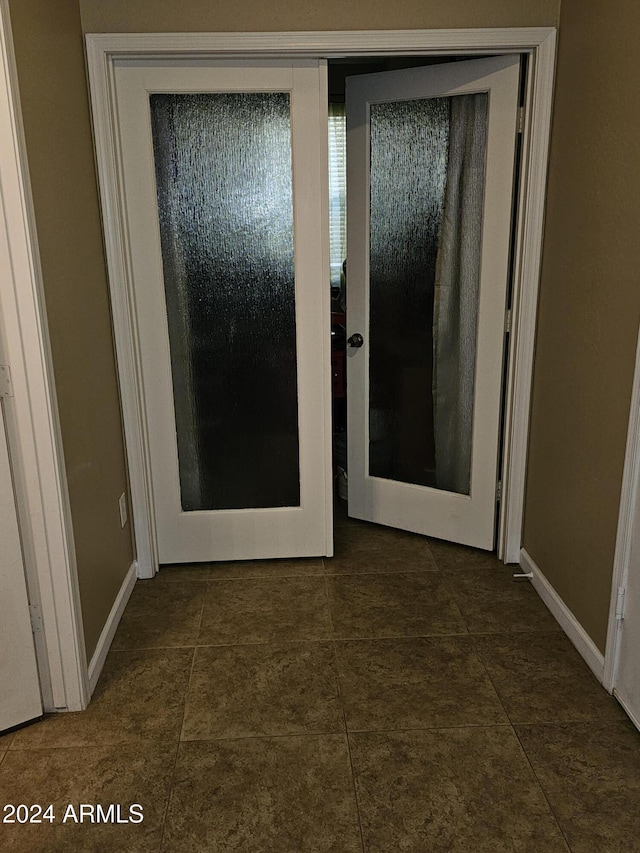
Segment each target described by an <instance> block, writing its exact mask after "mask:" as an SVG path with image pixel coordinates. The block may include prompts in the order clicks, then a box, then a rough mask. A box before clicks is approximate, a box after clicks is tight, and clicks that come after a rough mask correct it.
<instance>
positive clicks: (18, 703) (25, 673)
mask: <svg viewBox="0 0 640 853" xmlns="http://www.w3.org/2000/svg"><path fill="white" fill-rule="evenodd" d="M2 408H3V407H2V405H1V404H0V542H1V543H2V571H1V578H2V582H1V592H2V594H1V595H0V684H2V690H0V732H1V731H3V730H4V729H8V728H11V727H12V726H17V725H19V724H20V723H24V722H26V721H27V720H32V719H34V717H39V716H40V714H42V702H41V700H40V681H39V678H38V667H37V664H36V654H35V648H34V645H33V634H32V631H31V618H30V615H29V601H28V599H27V586H26V581H25V574H24V562H23V559H22V546H21V543H20V532H19V528H18V515H17V510H16V503H15V495H14V490H13V478H12V476H11V466H10V464H9V451H8V447H7V437H6V433H5V426H4V412H3V411H2Z"/></svg>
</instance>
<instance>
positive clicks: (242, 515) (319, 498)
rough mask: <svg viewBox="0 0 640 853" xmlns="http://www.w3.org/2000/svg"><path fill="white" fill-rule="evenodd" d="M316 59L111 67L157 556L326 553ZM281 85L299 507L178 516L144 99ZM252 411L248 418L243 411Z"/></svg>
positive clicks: (321, 146)
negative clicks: (289, 191) (291, 255)
mask: <svg viewBox="0 0 640 853" xmlns="http://www.w3.org/2000/svg"><path fill="white" fill-rule="evenodd" d="M324 65H325V63H322V62H318V61H315V62H314V61H311V60H298V61H295V62H294V61H272V62H265V61H242V60H238V61H231V60H227V61H218V62H214V61H202V60H193V61H191V60H178V61H171V60H165V61H158V62H149V61H144V62H136V61H128V60H123V61H121V62H118V63H116V67H115V91H116V98H117V108H118V115H119V136H120V145H121V154H122V168H123V186H124V198H125V206H126V216H127V230H128V237H129V247H130V258H131V273H132V281H133V294H134V302H135V315H136V320H135V322H136V327H137V332H138V344H139V352H140V364H141V378H142V386H143V394H144V404H145V405H144V420H145V425H146V432H147V437H148V447H149V459H150V474H151V484H152V493H153V506H154V513H155V524H156V529H157V544H158V555H159V562H160V563H180V562H200V561H210V560H247V559H259V558H274V557H302V556H319V555H325V554H331V553H332V517H331V506H330V503H329V501H328V500H327V494H326V490H327V484H328V482H329V481H330V447H331V443H330V437H331V431H330V430H331V425H330V420H329V419H328V418H327V412H328V411H329V409H330V398H329V382H328V371H327V362H328V355H327V353H328V340H327V338H328V336H327V335H325V334H324V330H325V328H327V324H326V322H325V318H326V316H327V311H328V306H329V288H328V286H326V282H327V281H328V280H329V277H328V272H327V267H328V261H327V259H326V258H325V255H324V252H323V238H324V235H325V234H326V230H327V225H326V223H325V219H326V211H327V202H326V192H327V189H326V168H325V166H326V144H327V143H326V137H324V138H323V136H322V135H321V133H320V128H321V127H322V126H323V124H324V126H325V127H326V121H327V118H326V115H327V99H326V82H325V81H326V69H325V68H324ZM268 91H274V92H290V93H291V134H292V169H293V196H294V235H295V236H294V243H295V289H296V347H297V369H298V418H299V425H298V426H299V440H300V506H297V507H274V508H261V509H237V510H230V509H225V510H217V511H214V510H211V511H205V510H200V511H190V512H185V511H182V506H181V496H180V483H179V472H178V455H177V445H176V425H175V424H176V421H175V414H174V406H173V389H172V379H171V361H170V351H169V335H168V328H167V320H166V307H165V296H164V279H163V265H162V255H161V247H160V232H159V226H158V214H157V202H156V187H155V177H154V161H153V145H152V137H151V124H150V110H149V95H150V93H153V92H165V93H169V92H171V93H178V92H190V93H193V92H268ZM255 417H258V418H259V417H260V413H259V412H255Z"/></svg>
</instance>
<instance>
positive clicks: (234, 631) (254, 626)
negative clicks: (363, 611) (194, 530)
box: [198, 577, 331, 645]
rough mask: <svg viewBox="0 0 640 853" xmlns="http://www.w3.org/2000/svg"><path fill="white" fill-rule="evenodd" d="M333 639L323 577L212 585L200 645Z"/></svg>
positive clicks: (207, 593)
mask: <svg viewBox="0 0 640 853" xmlns="http://www.w3.org/2000/svg"><path fill="white" fill-rule="evenodd" d="M330 635H331V624H330V619H329V605H328V602H327V596H326V591H325V586H324V578H323V577H316V578H278V579H254V580H232V581H214V582H212V583H210V584H208V585H207V591H206V597H205V605H204V612H203V615H202V626H201V629H200V636H199V639H198V643H199V644H200V645H223V644H226V643H266V642H269V641H272V640H317V639H326V638H329V637H330Z"/></svg>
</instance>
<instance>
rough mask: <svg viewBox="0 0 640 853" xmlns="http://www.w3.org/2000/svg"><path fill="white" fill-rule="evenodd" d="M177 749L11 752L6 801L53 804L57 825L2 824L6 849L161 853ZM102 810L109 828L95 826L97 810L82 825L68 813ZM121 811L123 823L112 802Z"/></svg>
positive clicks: (1, 843) (3, 776)
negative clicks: (84, 807)
mask: <svg viewBox="0 0 640 853" xmlns="http://www.w3.org/2000/svg"><path fill="white" fill-rule="evenodd" d="M176 749H177V744H144V745H143V744H127V745H126V746H108V747H105V746H99V747H88V748H86V747H85V748H75V749H38V750H33V751H31V750H29V751H23V750H10V751H9V752H8V753H7V755H6V756H5V760H4V761H3V762H2V765H0V803H2V804H5V803H14V804H16V803H24V804H28V805H30V804H39V805H42V806H43V808H44V809H46V807H47V806H48V805H49V804H51V805H52V806H53V809H52V813H53V817H54V822H53V823H51V822H49V821H45V822H43V823H39V824H35V823H34V824H29V825H19V824H12V825H9V824H4V825H2V826H0V849H2V850H7V851H9V850H11V851H12V853H39V851H46V853H56V852H57V851H65V853H67V851H68V853H70V851H78V850H82V851H83V853H105V851H112V850H123V851H124V850H126V851H127V853H146V851H149V852H150V853H151V851H153V853H155V851H157V850H158V849H159V846H160V838H161V832H162V820H163V816H164V812H165V809H166V805H167V800H168V797H169V790H170V786H171V773H172V770H173V765H174V760H175V754H176ZM80 803H84V804H87V805H91V806H93V807H94V815H95V807H96V806H97V805H100V806H102V808H103V811H104V812H105V813H106V816H107V820H106V822H100V823H91V821H90V819H89V818H90V816H89V812H86V820H85V821H83V822H82V823H79V822H75V821H74V819H73V815H72V813H71V812H69V814H68V816H67V820H66V822H63V819H64V817H65V814H66V810H67V807H68V806H69V805H72V806H73V807H74V813H75V814H76V815H78V814H79V804H80ZM112 803H113V804H114V805H119V806H120V819H121V820H125V819H127V820H128V819H129V817H133V818H134V819H137V816H138V815H139V814H140V811H139V810H138V809H135V810H134V811H133V812H130V811H129V807H130V806H131V805H133V804H138V805H140V806H142V817H143V819H142V821H141V822H138V823H116V822H115V816H114V815H109V811H108V809H109V806H110V805H111V804H112Z"/></svg>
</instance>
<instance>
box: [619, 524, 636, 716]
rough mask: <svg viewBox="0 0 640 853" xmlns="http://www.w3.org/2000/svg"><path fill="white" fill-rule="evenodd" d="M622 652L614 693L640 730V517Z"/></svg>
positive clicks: (632, 555) (630, 568)
mask: <svg viewBox="0 0 640 853" xmlns="http://www.w3.org/2000/svg"><path fill="white" fill-rule="evenodd" d="M639 514H640V513H639ZM619 655H620V656H619V658H618V673H617V677H616V683H615V689H614V694H615V696H616V697H617V698H618V699H619V700H620V702H621V703H622V705H623V707H624V708H625V710H626V711H627V713H628V714H629V716H630V717H631V719H632V720H633V722H634V723H635V725H636V726H637V727H638V729H640V517H639V519H638V522H637V523H636V526H635V536H634V540H633V545H632V550H631V560H630V564H629V573H628V577H627V586H626V592H625V608H624V619H623V620H622V629H621V635H620V651H619Z"/></svg>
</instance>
